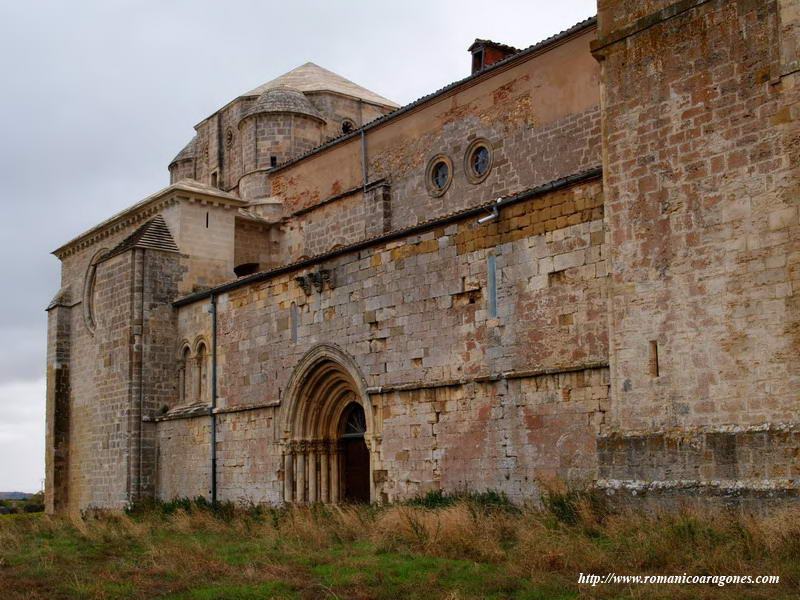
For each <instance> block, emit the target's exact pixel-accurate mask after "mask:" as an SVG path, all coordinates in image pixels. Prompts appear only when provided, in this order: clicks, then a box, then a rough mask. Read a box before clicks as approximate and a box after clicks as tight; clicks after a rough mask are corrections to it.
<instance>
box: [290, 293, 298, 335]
mask: <svg viewBox="0 0 800 600" xmlns="http://www.w3.org/2000/svg"><path fill="white" fill-rule="evenodd" d="M289 319H290V321H291V328H292V342H294V343H297V321H298V320H299V315H298V314H297V304H295V303H294V302H292V305H291V307H289Z"/></svg>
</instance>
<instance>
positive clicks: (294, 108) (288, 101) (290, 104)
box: [242, 86, 325, 121]
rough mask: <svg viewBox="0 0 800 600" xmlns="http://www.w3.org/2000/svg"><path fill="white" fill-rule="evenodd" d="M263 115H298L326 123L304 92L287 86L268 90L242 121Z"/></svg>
mask: <svg viewBox="0 0 800 600" xmlns="http://www.w3.org/2000/svg"><path fill="white" fill-rule="evenodd" d="M261 113H296V114H300V115H307V116H309V117H314V118H315V119H319V120H320V121H325V119H323V118H322V115H321V114H319V111H318V110H317V109H316V108H314V105H313V104H311V102H310V101H309V99H308V98H306V96H305V94H303V92H301V91H299V90H296V89H294V88H290V87H287V86H280V87H276V88H270V89H268V90H266V91H265V92H264V93H262V94H261V95H260V96H259V97H258V100H256V101H255V103H254V104H253V106H251V107H250V110H248V111H247V112H246V113H245V114H244V116H243V117H242V119H246V118H247V117H252V116H253V115H257V114H261Z"/></svg>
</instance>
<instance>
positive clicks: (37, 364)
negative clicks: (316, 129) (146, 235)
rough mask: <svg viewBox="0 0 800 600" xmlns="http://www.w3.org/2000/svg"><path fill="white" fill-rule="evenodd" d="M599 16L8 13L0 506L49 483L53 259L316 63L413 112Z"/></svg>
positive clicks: (35, 0) (436, 9)
mask: <svg viewBox="0 0 800 600" xmlns="http://www.w3.org/2000/svg"><path fill="white" fill-rule="evenodd" d="M594 13H595V2H594V0H561V1H560V2H552V1H546V2H545V1H539V0H526V1H520V2H503V1H500V0H495V1H492V2H486V0H482V1H473V0H458V1H448V2H436V1H432V0H424V1H417V0H407V1H405V2H392V3H389V2H380V1H376V0H373V1H372V2H321V1H320V2H307V1H299V0H294V1H289V2H286V1H282V2H267V1H260V2H257V1H244V0H227V1H225V2H220V1H215V2H211V1H208V0H192V1H190V0H183V1H179V0H161V1H148V2H143V1H132V0H131V1H125V0H75V1H72V2H65V1H63V0H58V1H42V0H26V1H23V2H12V1H11V0H4V1H2V2H0V75H2V80H0V81H2V88H0V89H2V94H0V131H2V134H1V135H0V175H1V176H2V188H1V189H2V192H0V193H1V194H2V196H1V197H2V217H0V243H2V246H1V247H0V250H2V254H0V281H2V282H3V284H4V285H3V290H2V295H1V296H0V340H2V344H0V491H12V490H20V491H36V490H38V489H39V488H40V486H41V485H42V480H43V478H44V404H45V392H44V367H45V345H46V335H47V332H46V314H45V312H44V308H45V306H47V304H48V302H49V301H50V299H51V297H52V296H53V295H54V294H55V292H56V291H57V290H58V287H59V283H58V282H59V261H58V259H56V258H55V257H54V256H52V255H50V252H51V251H52V250H54V249H55V248H57V247H58V246H59V245H61V244H62V243H64V242H65V241H67V240H69V239H71V238H73V237H74V236H76V235H77V234H79V233H81V232H82V231H84V230H86V229H88V228H89V227H91V226H92V225H94V224H95V223H97V222H99V221H101V220H103V219H105V218H107V217H109V216H111V215H112V214H114V213H116V212H117V211H119V210H121V209H124V208H126V207H127V206H129V205H131V204H133V203H135V202H137V201H139V200H141V199H142V198H144V197H145V196H148V195H150V194H151V193H153V192H155V191H157V190H159V189H161V188H163V187H165V186H166V185H167V184H168V183H169V177H168V172H167V165H168V164H169V162H170V160H171V159H172V158H173V156H174V155H175V154H176V153H177V152H178V151H179V150H180V149H181V148H182V147H183V146H184V145H185V144H186V142H188V141H189V139H191V137H192V135H193V133H194V130H193V126H194V125H195V124H196V123H198V122H199V121H200V120H202V119H203V118H205V117H206V116H208V115H210V114H211V113H213V112H214V111H215V110H216V109H218V108H220V107H221V106H222V105H224V104H226V103H227V102H228V101H230V100H232V99H233V98H234V97H236V96H237V95H239V94H241V93H243V92H245V91H247V90H249V89H252V88H254V87H256V86H258V85H260V84H261V83H264V82H266V81H269V80H270V79H273V78H275V77H277V76H278V75H281V74H283V73H285V72H286V71H289V70H291V69H293V68H294V67H297V66H299V65H301V64H303V63H305V62H307V61H312V62H315V63H317V64H318V65H320V66H322V67H325V68H327V69H330V70H332V71H335V72H336V73H339V74H340V75H343V76H345V77H347V78H348V79H351V80H353V81H355V82H356V83H358V84H360V85H363V86H364V87H366V88H368V89H371V90H373V91H375V92H377V93H379V94H381V95H383V96H385V97H387V98H390V99H392V100H394V101H395V102H398V103H399V104H407V103H408V102H411V101H412V100H415V99H416V98H418V97H420V96H423V95H425V94H428V93H430V92H432V91H435V90H437V89H439V88H440V87H442V86H444V85H446V84H448V83H450V82H452V81H455V80H457V79H460V78H462V77H464V76H465V75H467V74H469V66H470V61H469V56H468V53H467V51H466V50H467V47H468V46H469V45H470V44H471V43H472V41H473V40H474V39H475V38H476V37H477V38H484V39H486V38H488V39H492V40H495V41H499V42H503V43H506V44H509V45H512V46H516V47H518V48H524V47H527V46H529V45H531V44H533V43H536V42H538V41H540V40H542V39H544V38H546V37H549V36H550V35H552V34H554V33H557V32H559V31H561V30H563V29H565V28H567V27H569V26H571V25H574V24H575V23H577V22H578V21H581V20H583V19H585V18H587V17H589V16H591V15H593V14H594Z"/></svg>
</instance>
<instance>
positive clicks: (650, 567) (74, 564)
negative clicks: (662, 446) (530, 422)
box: [0, 494, 800, 600]
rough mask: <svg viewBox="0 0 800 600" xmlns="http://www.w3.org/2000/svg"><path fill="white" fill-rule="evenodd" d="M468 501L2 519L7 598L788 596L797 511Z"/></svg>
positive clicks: (792, 590)
mask: <svg viewBox="0 0 800 600" xmlns="http://www.w3.org/2000/svg"><path fill="white" fill-rule="evenodd" d="M547 506H548V509H545V510H541V509H536V508H532V507H526V508H517V507H512V506H510V505H504V504H502V503H500V504H488V505H487V504H484V503H481V502H476V501H474V500H470V499H469V498H467V499H463V500H461V501H458V502H455V503H451V504H447V505H444V506H439V507H438V508H428V507H426V506H409V505H393V506H388V507H365V506H360V507H359V506H350V507H348V506H344V507H293V508H289V509H285V510H265V509H251V510H243V509H241V510H232V508H231V507H229V506H228V507H225V509H224V510H217V511H214V510H211V509H210V508H209V507H204V506H197V505H191V504H187V503H183V508H177V509H176V507H175V506H172V507H170V508H169V509H166V508H165V507H154V508H151V509H148V510H144V511H139V512H138V513H136V514H133V515H124V514H123V515H118V514H115V515H109V514H96V515H91V516H86V517H84V518H82V519H76V520H69V519H63V518H53V517H47V516H33V515H20V516H11V517H4V518H0V590H2V593H0V597H2V598H3V599H6V598H8V599H12V598H28V599H31V600H33V599H48V600H50V599H56V600H57V599H60V598H98V599H105V598H159V597H169V598H197V599H223V598H230V599H234V598H241V599H246V598H259V599H263V598H283V599H290V598H307V599H311V598H342V599H344V598H348V599H349V598H363V599H370V598H375V599H384V598H385V599H387V600H388V599H394V598H420V599H427V598H431V599H433V598H437V599H440V598H441V599H444V598H450V599H453V600H456V599H467V598H497V599H501V598H503V599H504V598H583V597H598V598H741V597H748V598H795V597H797V596H798V585H800V507H797V508H787V509H784V510H781V511H779V512H774V513H772V514H770V515H767V516H756V515H745V514H737V513H732V512H724V511H721V510H712V509H710V508H708V507H705V508H704V507H700V506H696V507H686V508H684V509H682V510H679V511H672V512H653V511H651V512H634V511H628V512H616V513H609V512H608V511H606V510H605V509H604V507H603V506H602V504H601V503H597V502H595V501H594V500H593V499H592V498H591V497H590V496H586V495H580V494H578V495H569V494H560V495H559V494H554V495H553V496H551V502H549V503H548V504H547ZM608 572H616V573H620V574H623V573H624V574H650V575H653V574H667V575H668V574H683V573H689V574H698V575H713V574H719V575H732V574H749V575H773V574H774V575H780V576H781V583H780V585H777V586H776V585H761V586H757V585H752V586H726V587H717V586H713V585H692V586H688V585H685V586H680V585H639V586H623V585H605V586H604V585H599V586H597V587H590V586H586V585H578V583H577V577H578V573H598V574H605V573H608Z"/></svg>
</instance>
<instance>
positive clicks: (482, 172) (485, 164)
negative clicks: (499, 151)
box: [464, 139, 492, 183]
mask: <svg viewBox="0 0 800 600" xmlns="http://www.w3.org/2000/svg"><path fill="white" fill-rule="evenodd" d="M491 169H492V150H491V145H490V144H489V141H488V140H484V139H478V140H475V141H474V142H472V143H471V144H470V145H469V147H468V148H467V152H466V154H465V155H464V171H466V173H467V179H468V180H469V182H470V183H480V182H481V181H483V180H484V179H486V177H487V176H488V175H489V171H491Z"/></svg>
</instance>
